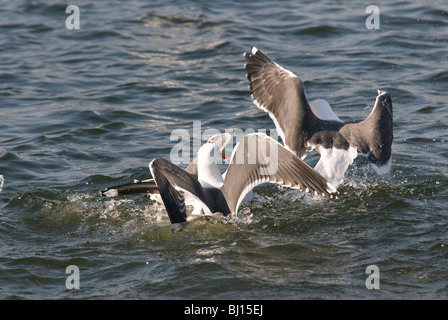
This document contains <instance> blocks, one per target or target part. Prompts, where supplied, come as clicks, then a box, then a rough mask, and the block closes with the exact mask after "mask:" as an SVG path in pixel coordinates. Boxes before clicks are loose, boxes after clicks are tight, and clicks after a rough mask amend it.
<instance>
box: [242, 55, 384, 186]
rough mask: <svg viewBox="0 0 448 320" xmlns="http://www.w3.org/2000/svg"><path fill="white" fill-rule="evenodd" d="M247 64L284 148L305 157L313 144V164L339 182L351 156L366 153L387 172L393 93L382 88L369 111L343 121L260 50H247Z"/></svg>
mask: <svg viewBox="0 0 448 320" xmlns="http://www.w3.org/2000/svg"><path fill="white" fill-rule="evenodd" d="M244 58H245V59H246V61H247V63H246V64H245V69H246V71H247V78H248V80H249V82H250V90H251V91H252V99H253V102H254V104H255V105H256V106H257V107H258V108H260V109H262V110H263V111H265V112H267V113H268V114H269V116H270V118H271V119H272V120H273V122H274V124H275V127H276V129H277V131H278V133H279V135H280V137H281V139H282V141H283V143H284V145H285V147H286V148H288V149H289V150H291V151H292V152H294V153H295V154H297V155H298V156H299V157H300V158H302V159H304V158H305V157H306V156H307V154H308V153H309V152H310V151H312V150H313V149H315V150H316V151H317V152H318V153H320V159H319V161H318V163H317V164H316V166H315V169H316V170H317V171H318V172H319V173H320V174H321V175H322V176H324V177H325V178H326V179H327V180H328V181H329V182H330V183H331V184H332V185H333V186H335V187H338V186H339V184H340V183H341V182H342V181H343V178H344V173H345V171H346V170H347V168H348V166H349V165H350V164H352V162H353V160H354V159H355V158H356V157H357V156H358V154H360V155H364V156H367V158H368V160H369V162H370V163H371V165H372V167H373V168H374V169H375V171H376V172H377V173H378V174H384V173H387V172H389V170H390V165H391V155H392V140H393V111H392V99H391V96H390V94H388V93H387V92H385V91H380V90H378V96H377V97H376V100H375V105H374V107H373V109H372V111H371V113H370V115H369V116H368V117H367V118H366V119H365V120H363V121H361V122H358V123H349V124H345V123H344V122H343V121H342V120H341V119H339V118H338V116H337V115H336V114H335V113H334V112H333V110H332V109H331V107H330V105H329V104H328V102H327V101H325V100H323V99H318V100H315V101H313V102H311V103H309V102H308V99H307V97H306V94H305V88H304V85H303V82H302V81H301V80H300V78H299V77H297V76H296V75H295V74H294V73H292V72H291V71H289V70H286V69H284V68H283V67H281V66H280V65H278V64H277V63H275V62H274V61H272V60H271V59H269V58H268V57H267V56H266V55H264V54H263V53H262V52H261V51H260V50H258V49H257V48H255V47H252V50H251V52H250V53H248V52H246V53H244Z"/></svg>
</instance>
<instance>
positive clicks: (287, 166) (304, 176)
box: [221, 133, 336, 213]
mask: <svg viewBox="0 0 448 320" xmlns="http://www.w3.org/2000/svg"><path fill="white" fill-rule="evenodd" d="M267 182H269V183H275V184H278V185H281V186H284V187H289V188H293V189H300V190H304V191H306V192H312V193H316V194H321V195H323V196H329V197H332V196H333V194H334V193H336V189H335V188H334V187H333V186H332V185H331V184H329V183H328V182H327V181H326V180H325V179H324V178H323V177H322V176H321V175H320V174H319V173H318V172H316V171H315V170H314V169H313V168H311V167H310V166H309V165H308V164H306V163H305V162H304V161H303V160H301V159H300V158H299V157H297V156H296V155H295V154H294V153H293V152H291V151H289V150H287V149H286V148H285V147H283V146H282V145H281V144H279V143H278V142H277V141H275V140H274V139H272V138H270V137H268V136H267V135H265V134H259V133H255V134H249V135H247V136H245V137H244V138H243V139H242V140H241V141H240V142H239V143H238V145H237V146H236V147H235V149H234V151H233V154H232V157H231V160H230V164H229V168H228V169H227V172H226V178H225V182H224V186H223V187H222V188H221V190H222V192H223V194H224V196H225V197H226V199H227V203H228V205H229V208H230V210H231V212H232V213H236V212H237V210H238V207H239V205H240V203H241V201H242V199H243V198H244V196H245V195H246V194H247V193H248V192H249V191H250V190H252V188H254V187H255V186H257V185H260V184H262V183H267Z"/></svg>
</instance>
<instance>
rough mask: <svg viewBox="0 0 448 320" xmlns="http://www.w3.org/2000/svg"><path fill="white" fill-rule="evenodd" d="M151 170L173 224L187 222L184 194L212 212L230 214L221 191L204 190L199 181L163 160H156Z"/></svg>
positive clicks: (150, 167) (151, 164)
mask: <svg viewBox="0 0 448 320" xmlns="http://www.w3.org/2000/svg"><path fill="white" fill-rule="evenodd" d="M149 169H150V170H151V174H152V176H153V177H154V181H155V182H156V184H157V187H158V189H159V193H160V197H161V198H162V201H163V203H164V205H165V208H166V211H167V213H168V216H169V218H170V221H171V223H184V222H186V221H187V211H186V207H185V201H184V194H185V193H188V194H189V195H191V196H192V197H193V198H195V199H196V200H198V201H200V202H201V203H202V204H203V205H204V207H205V208H207V209H208V210H210V212H212V213H214V212H222V213H223V214H228V213H229V210H228V208H227V203H226V202H225V199H224V196H223V195H222V192H221V191H220V190H219V189H205V188H202V186H201V184H200V183H199V181H198V180H197V179H196V178H195V177H194V176H193V175H191V174H189V173H188V172H186V171H185V170H183V169H181V168H179V167H177V166H176V165H174V164H172V163H171V162H169V161H168V160H165V159H163V158H158V159H154V160H153V161H151V163H150V164H149Z"/></svg>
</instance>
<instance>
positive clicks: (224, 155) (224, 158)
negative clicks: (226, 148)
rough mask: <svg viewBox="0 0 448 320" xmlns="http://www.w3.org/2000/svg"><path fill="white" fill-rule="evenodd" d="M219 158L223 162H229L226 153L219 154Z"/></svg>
mask: <svg viewBox="0 0 448 320" xmlns="http://www.w3.org/2000/svg"><path fill="white" fill-rule="evenodd" d="M219 157H220V158H221V159H222V160H224V161H227V160H228V158H227V155H226V153H225V152H221V153H220V154H219Z"/></svg>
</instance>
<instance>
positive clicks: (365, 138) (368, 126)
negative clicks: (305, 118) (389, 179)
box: [340, 90, 394, 174]
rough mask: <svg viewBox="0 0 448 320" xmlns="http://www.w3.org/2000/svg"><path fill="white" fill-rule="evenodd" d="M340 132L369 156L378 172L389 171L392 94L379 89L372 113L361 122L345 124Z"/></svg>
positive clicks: (351, 143)
mask: <svg viewBox="0 0 448 320" xmlns="http://www.w3.org/2000/svg"><path fill="white" fill-rule="evenodd" d="M340 133H341V135H343V136H344V138H345V139H347V141H348V142H349V143H350V146H353V147H355V148H356V149H357V150H358V152H359V153H361V154H364V155H366V156H367V157H368V159H369V161H370V163H371V164H372V167H373V168H374V169H375V171H376V172H377V173H378V174H383V173H387V172H389V169H390V164H391V158H392V142H393V137H394V135H393V109H392V98H391V96H390V94H388V93H387V92H385V91H380V90H378V96H377V97H376V99H375V105H374V107H373V109H372V112H371V113H370V115H369V116H368V117H367V118H366V119H365V120H363V121H361V122H359V123H351V124H347V125H345V126H344V127H343V128H342V129H341V130H340Z"/></svg>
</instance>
